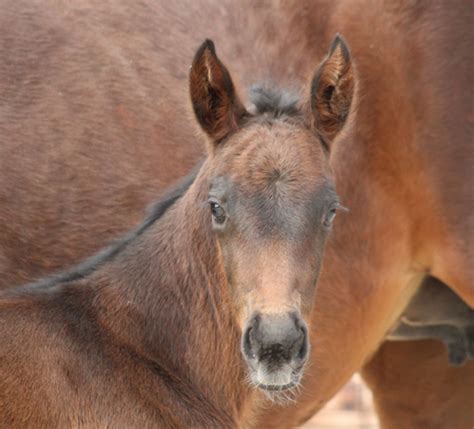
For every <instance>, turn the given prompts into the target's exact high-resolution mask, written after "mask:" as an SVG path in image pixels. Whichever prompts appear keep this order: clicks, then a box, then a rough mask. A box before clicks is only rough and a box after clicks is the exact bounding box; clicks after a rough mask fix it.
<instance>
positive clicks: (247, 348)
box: [242, 326, 256, 359]
mask: <svg viewBox="0 0 474 429" xmlns="http://www.w3.org/2000/svg"><path fill="white" fill-rule="evenodd" d="M253 330H254V328H253V327H252V326H250V327H249V328H247V329H246V330H245V333H244V336H243V338H242V350H243V352H244V354H245V356H246V357H247V358H248V359H255V357H256V356H255V351H254V350H253V347H252V346H253V344H252V343H253V341H252V337H251V336H252V333H253V332H252V331H253Z"/></svg>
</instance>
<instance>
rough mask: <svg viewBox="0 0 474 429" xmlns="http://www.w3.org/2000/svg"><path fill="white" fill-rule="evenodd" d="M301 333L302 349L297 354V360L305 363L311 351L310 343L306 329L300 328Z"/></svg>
mask: <svg viewBox="0 0 474 429" xmlns="http://www.w3.org/2000/svg"><path fill="white" fill-rule="evenodd" d="M300 331H301V342H300V348H299V351H298V354H297V359H299V360H301V361H303V360H306V357H307V356H308V351H309V343H308V334H307V330H306V328H305V327H302V328H300Z"/></svg>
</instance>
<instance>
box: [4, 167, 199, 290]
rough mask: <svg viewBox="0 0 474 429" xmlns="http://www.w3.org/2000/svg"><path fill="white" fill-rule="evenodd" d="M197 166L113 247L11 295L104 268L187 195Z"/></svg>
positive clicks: (79, 277) (66, 280) (29, 284)
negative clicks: (103, 266)
mask: <svg viewBox="0 0 474 429" xmlns="http://www.w3.org/2000/svg"><path fill="white" fill-rule="evenodd" d="M199 167H200V164H199V165H197V166H196V167H194V169H193V170H192V172H191V173H189V174H188V175H187V176H185V177H184V178H182V179H181V180H180V181H179V182H178V184H177V185H176V186H174V187H173V188H171V189H170V190H169V191H168V192H167V193H165V195H164V197H163V198H162V199H160V200H159V201H157V202H155V203H153V204H152V205H151V206H150V207H149V208H148V210H147V213H148V214H147V216H146V217H145V219H144V221H143V222H142V223H141V224H140V225H138V226H137V227H135V228H134V229H132V230H130V231H128V232H127V233H125V234H124V235H123V236H122V237H120V238H118V239H117V240H115V241H114V242H112V244H109V245H108V246H106V247H104V248H103V249H101V250H99V251H98V252H97V253H96V254H94V255H93V256H91V257H89V258H87V259H85V260H84V261H82V262H80V263H79V264H77V265H75V266H73V267H72V268H70V269H68V270H65V271H62V272H59V273H57V274H52V275H50V276H46V277H44V278H42V279H40V280H37V281H34V282H31V283H27V284H25V285H22V286H19V287H17V288H13V289H11V291H12V292H14V291H20V290H21V291H27V290H38V289H46V288H49V287H52V286H56V285H58V284H62V283H69V282H73V281H77V280H81V279H83V278H85V277H87V276H88V275H89V274H91V273H93V272H94V271H95V270H97V269H98V268H99V267H101V266H102V265H104V264H105V263H106V262H107V261H110V260H112V259H113V258H115V257H116V256H117V255H118V254H119V253H120V252H122V251H123V250H124V249H125V248H126V247H127V245H128V244H130V243H131V242H132V241H133V240H135V239H136V238H137V237H140V236H141V235H142V234H143V233H144V232H145V231H146V230H147V229H148V228H149V227H150V226H151V225H153V224H154V223H155V222H156V221H157V220H159V219H160V218H161V217H162V216H163V215H164V214H165V213H166V212H167V211H168V209H169V208H170V207H172V206H173V204H174V203H175V202H176V201H177V200H179V199H180V198H181V197H182V196H183V195H184V194H185V193H186V191H187V190H188V189H189V187H190V186H191V185H192V183H193V182H194V179H195V178H196V175H197V172H198V170H199Z"/></svg>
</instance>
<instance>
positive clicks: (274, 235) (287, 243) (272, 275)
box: [208, 119, 338, 389]
mask: <svg viewBox="0 0 474 429" xmlns="http://www.w3.org/2000/svg"><path fill="white" fill-rule="evenodd" d="M214 163H215V164H216V168H215V170H214V172H213V177H212V178H211V180H210V187H209V194H208V204H209V210H210V216H209V217H210V222H211V224H212V229H213V231H214V232H215V235H216V237H217V241H218V243H219V247H220V250H221V254H222V258H223V263H224V267H225V271H226V276H227V280H228V285H229V287H230V290H231V294H232V296H233V302H234V305H235V308H236V314H237V319H238V321H239V324H240V326H241V329H242V352H243V355H244V357H245V359H246V361H247V363H248V365H249V368H250V374H251V379H252V381H253V382H254V384H255V385H257V386H259V387H261V388H264V389H284V388H287V387H291V386H293V385H295V384H297V383H298V382H299V379H300V376H301V372H302V371H301V369H302V367H303V365H304V362H305V360H306V358H307V356H308V352H309V343H308V333H307V329H306V323H305V318H306V317H308V316H309V312H310V309H311V303H312V302H313V299H314V297H313V294H314V290H315V286H316V280H317V277H318V274H319V269H320V265H321V260H322V254H323V248H324V243H325V240H326V236H327V234H328V232H329V230H330V228H331V222H332V219H333V217H334V212H335V210H336V208H337V205H338V200H337V196H336V193H335V190H334V185H333V183H332V180H331V178H330V173H329V168H328V166H327V161H326V156H325V154H324V152H323V149H322V147H321V145H320V144H319V142H318V140H317V139H316V138H315V137H314V136H313V134H312V133H311V132H310V131H309V130H307V129H305V128H304V127H303V126H299V127H298V126H296V125H295V124H294V123H286V122H285V121H284V120H281V119H280V120H275V121H274V122H273V123H272V122H268V123H258V122H257V123H255V124H252V125H250V126H248V128H246V129H244V130H243V131H241V132H240V133H237V134H236V135H235V137H233V138H232V139H230V140H229V141H228V142H227V144H226V145H225V146H223V147H222V148H221V150H219V151H216V153H215V157H214Z"/></svg>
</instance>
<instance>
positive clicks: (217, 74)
mask: <svg viewBox="0 0 474 429" xmlns="http://www.w3.org/2000/svg"><path fill="white" fill-rule="evenodd" d="M189 89H190V95H191V101H192V105H193V110H194V114H195V115H196V119H197V120H198V122H199V124H200V126H201V128H202V129H203V131H204V132H205V133H206V134H207V135H208V136H209V137H210V138H211V140H212V142H213V143H214V144H217V143H219V142H220V141H221V140H222V139H224V138H225V137H227V136H228V135H229V134H231V133H232V132H234V131H236V130H237V129H238V128H239V126H240V125H241V123H242V121H243V119H244V117H245V116H246V115H247V111H246V110H245V108H244V106H243V104H242V103H241V102H240V100H239V98H238V96H237V94H236V92H235V88H234V84H233V82H232V78H231V76H230V73H229V71H228V70H227V68H226V67H225V66H224V64H222V62H221V61H220V60H219V58H218V57H217V55H216V50H215V47H214V43H213V42H212V41H211V40H206V41H205V42H204V43H203V44H202V45H201V47H200V48H199V49H198V50H197V52H196V55H195V57H194V61H193V64H192V66H191V72H190V75H189Z"/></svg>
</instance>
